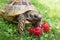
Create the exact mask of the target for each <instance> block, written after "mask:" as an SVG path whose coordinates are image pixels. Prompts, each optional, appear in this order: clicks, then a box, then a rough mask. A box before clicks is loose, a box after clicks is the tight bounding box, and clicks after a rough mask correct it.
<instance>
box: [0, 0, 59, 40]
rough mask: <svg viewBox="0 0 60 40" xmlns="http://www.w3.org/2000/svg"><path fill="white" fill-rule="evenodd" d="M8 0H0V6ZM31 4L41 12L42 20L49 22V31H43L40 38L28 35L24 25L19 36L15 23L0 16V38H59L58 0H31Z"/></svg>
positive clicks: (8, 39) (14, 39) (22, 39)
mask: <svg viewBox="0 0 60 40" xmlns="http://www.w3.org/2000/svg"><path fill="white" fill-rule="evenodd" d="M7 2H8V0H0V7H3V6H4V5H5V4H6V3H7ZM31 2H32V4H33V5H34V6H35V7H36V8H37V10H38V11H39V12H40V13H41V14H42V16H43V18H42V21H43V22H44V21H46V22H48V23H49V24H50V27H51V31H50V32H49V33H43V35H42V36H41V37H39V38H40V39H38V37H35V36H33V35H29V33H28V31H27V28H28V26H29V27H30V26H31V25H26V30H25V36H20V35H19V33H18V31H17V24H13V23H10V22H8V21H5V20H4V19H3V18H2V17H0V40H60V0H31Z"/></svg>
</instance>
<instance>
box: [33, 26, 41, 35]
mask: <svg viewBox="0 0 60 40" xmlns="http://www.w3.org/2000/svg"><path fill="white" fill-rule="evenodd" d="M34 35H36V36H41V35H42V29H41V28H40V27H36V28H35V31H34Z"/></svg>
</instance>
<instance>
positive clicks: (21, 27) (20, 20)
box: [18, 14, 25, 35]
mask: <svg viewBox="0 0 60 40" xmlns="http://www.w3.org/2000/svg"><path fill="white" fill-rule="evenodd" d="M24 28H25V18H24V15H23V14H21V15H19V17H18V30H19V32H20V34H21V35H24Z"/></svg>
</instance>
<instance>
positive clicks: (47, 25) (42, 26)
mask: <svg viewBox="0 0 60 40" xmlns="http://www.w3.org/2000/svg"><path fill="white" fill-rule="evenodd" d="M41 28H43V30H44V32H49V31H50V25H49V24H48V23H47V22H44V23H43V24H42V25H41Z"/></svg>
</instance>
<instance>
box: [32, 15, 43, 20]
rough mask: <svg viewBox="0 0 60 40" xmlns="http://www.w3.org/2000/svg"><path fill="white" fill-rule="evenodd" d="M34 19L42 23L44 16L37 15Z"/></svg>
mask: <svg viewBox="0 0 60 40" xmlns="http://www.w3.org/2000/svg"><path fill="white" fill-rule="evenodd" d="M33 19H34V20H35V21H41V19H42V16H41V14H35V15H34V18H33Z"/></svg>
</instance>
